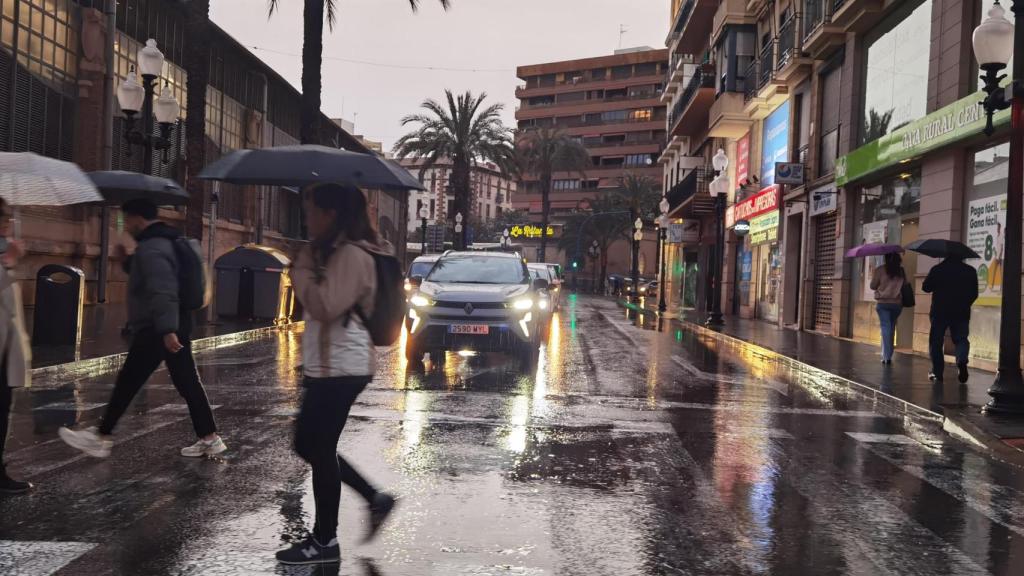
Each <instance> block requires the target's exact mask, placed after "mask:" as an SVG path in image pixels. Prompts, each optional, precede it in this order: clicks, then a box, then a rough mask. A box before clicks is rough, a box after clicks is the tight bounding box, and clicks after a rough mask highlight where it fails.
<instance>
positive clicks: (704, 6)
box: [668, 0, 718, 54]
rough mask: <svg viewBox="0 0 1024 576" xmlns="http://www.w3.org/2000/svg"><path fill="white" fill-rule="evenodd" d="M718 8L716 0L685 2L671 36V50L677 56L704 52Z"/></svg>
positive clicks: (677, 15) (669, 42)
mask: <svg viewBox="0 0 1024 576" xmlns="http://www.w3.org/2000/svg"><path fill="white" fill-rule="evenodd" d="M717 8H718V2H717V1H716V0H685V2H683V5H682V6H681V7H680V8H679V12H678V13H677V14H676V20H675V24H674V25H673V27H672V33H671V34H670V35H669V41H668V46H669V50H670V51H671V52H673V53H676V54H700V53H702V52H704V50H705V49H706V48H707V46H708V40H709V38H710V37H711V35H710V34H709V31H710V30H711V24H712V22H713V21H714V18H715V11H716V10H717Z"/></svg>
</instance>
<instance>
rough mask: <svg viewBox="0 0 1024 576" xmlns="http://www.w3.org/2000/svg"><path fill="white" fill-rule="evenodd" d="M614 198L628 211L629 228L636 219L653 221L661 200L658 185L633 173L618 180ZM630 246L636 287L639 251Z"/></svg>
mask: <svg viewBox="0 0 1024 576" xmlns="http://www.w3.org/2000/svg"><path fill="white" fill-rule="evenodd" d="M615 197H616V198H617V199H618V201H619V202H620V203H621V205H622V206H623V207H624V208H627V209H628V210H629V222H630V227H631V228H632V226H633V222H634V221H635V220H636V219H637V218H640V219H641V220H647V221H651V220H654V217H655V214H656V211H657V209H658V202H659V201H660V200H661V194H660V193H659V192H658V185H657V183H656V182H655V181H654V180H652V179H651V178H648V177H647V176H638V175H636V174H633V173H627V174H626V175H624V176H622V177H621V178H619V188H618V189H617V190H616V191H615ZM630 245H631V246H633V250H632V252H633V260H632V268H631V271H632V274H633V286H637V282H638V281H639V276H640V250H638V249H637V244H636V243H631V244H630Z"/></svg>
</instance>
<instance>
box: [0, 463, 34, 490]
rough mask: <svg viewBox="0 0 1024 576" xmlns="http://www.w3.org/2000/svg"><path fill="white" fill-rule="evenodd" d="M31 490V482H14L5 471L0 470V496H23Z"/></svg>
mask: <svg viewBox="0 0 1024 576" xmlns="http://www.w3.org/2000/svg"><path fill="white" fill-rule="evenodd" d="M31 489H32V483H31V482H22V481H20V480H15V479H13V478H11V477H10V476H8V475H7V471H6V470H4V469H3V468H0V494H24V493H25V492H28V491H29V490H31Z"/></svg>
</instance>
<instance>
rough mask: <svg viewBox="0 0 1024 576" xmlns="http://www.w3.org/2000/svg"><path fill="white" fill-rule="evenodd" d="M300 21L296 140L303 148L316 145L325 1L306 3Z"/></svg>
mask: <svg viewBox="0 0 1024 576" xmlns="http://www.w3.org/2000/svg"><path fill="white" fill-rule="evenodd" d="M302 20H303V25H302V107H301V110H300V120H301V122H302V125H301V126H300V128H299V139H300V141H301V142H302V143H303V144H319V143H320V138H319V129H318V128H319V125H320V91H321V89H322V78H321V67H322V66H323V56H324V55H323V52H324V0H305V9H304V10H303V12H302Z"/></svg>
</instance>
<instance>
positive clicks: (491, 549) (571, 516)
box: [0, 297, 1024, 576]
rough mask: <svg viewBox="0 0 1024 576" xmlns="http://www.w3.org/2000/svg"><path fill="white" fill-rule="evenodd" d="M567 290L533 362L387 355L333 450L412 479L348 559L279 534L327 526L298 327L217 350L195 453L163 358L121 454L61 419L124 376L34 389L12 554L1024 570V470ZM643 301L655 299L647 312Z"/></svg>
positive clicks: (132, 562) (351, 563)
mask: <svg viewBox="0 0 1024 576" xmlns="http://www.w3.org/2000/svg"><path fill="white" fill-rule="evenodd" d="M637 316H638V312H637V311H630V310H627V311H623V310H622V309H621V308H618V307H617V306H616V305H615V304H614V303H613V302H608V301H604V300H596V299H582V298H581V299H579V300H577V299H576V298H572V297H570V298H569V299H567V301H566V303H565V306H564V307H563V309H562V311H561V312H560V313H559V315H557V316H556V318H555V321H554V324H553V325H552V329H551V333H550V336H549V339H548V341H547V342H546V343H545V344H544V346H543V349H542V350H541V356H540V361H539V362H538V366H537V368H536V371H531V372H530V373H522V372H521V371H519V370H518V369H517V366H518V363H517V362H515V361H514V360H512V359H509V358H505V357H503V356H501V355H489V354H488V355H472V356H469V355H466V356H463V355H458V354H448V355H447V356H446V357H445V358H444V359H435V358H431V359H430V360H429V361H428V362H426V363H425V365H424V367H423V368H422V369H419V370H413V369H410V367H409V366H408V365H407V363H406V361H405V357H404V353H402V351H401V350H387V351H382V353H381V358H380V363H379V373H378V374H377V379H376V380H375V382H374V384H373V385H372V386H371V388H369V389H368V390H367V391H366V392H365V393H364V394H363V395H362V396H361V397H360V399H359V402H358V403H357V405H356V406H355V408H354V409H353V412H352V414H353V417H352V419H351V421H350V423H349V426H348V427H347V428H346V430H345V433H344V434H343V436H342V440H341V443H340V445H339V450H340V451H341V452H342V453H344V454H345V455H346V457H347V458H349V459H350V460H351V461H352V462H354V463H355V464H356V465H357V466H359V467H360V468H361V470H362V471H363V472H364V473H366V474H367V476H369V477H371V478H373V479H374V480H375V482H376V483H378V484H379V485H380V486H381V487H386V488H387V489H389V490H391V491H393V492H395V493H396V494H398V495H400V497H401V500H400V506H399V508H398V511H397V512H396V514H395V516H394V519H393V521H392V523H391V524H389V525H388V526H387V527H386V528H385V530H384V531H383V532H382V533H381V536H380V537H379V538H378V540H377V541H375V542H374V543H372V544H368V545H362V544H358V540H359V537H360V536H361V534H362V532H363V530H364V529H365V517H364V510H363V509H362V507H361V505H360V504H359V503H358V500H357V499H356V498H354V497H353V496H354V495H353V494H351V493H349V492H345V493H344V495H343V501H342V517H341V538H340V539H341V543H342V550H343V557H344V559H345V560H344V562H343V564H342V566H341V568H340V569H338V568H334V569H332V570H325V569H322V568H321V569H313V568H309V567H298V568H284V567H281V566H278V565H276V563H275V562H274V560H273V552H274V551H275V550H277V549H278V548H280V547H282V546H283V545H284V544H285V543H287V542H291V541H293V540H295V539H298V538H301V537H302V536H304V534H305V530H307V529H308V527H309V526H310V524H311V517H312V510H313V503H312V496H311V491H310V478H309V472H308V469H307V468H306V467H305V466H304V465H303V463H302V462H301V461H300V460H299V459H298V458H297V457H296V456H295V455H294V454H293V453H292V450H291V426H292V419H293V416H294V413H295V408H296V406H297V404H298V398H299V393H300V389H299V380H300V374H299V373H298V372H297V371H296V370H295V366H296V364H297V362H298V357H299V354H298V345H299V340H298V339H299V336H298V335H297V334H294V333H282V334H280V335H278V336H275V337H271V338H267V339H264V340H261V341H258V342H255V343H251V344H246V345H244V346H243V347H235V348H231V349H227V350H222V351H219V352H218V351H211V352H208V353H204V354H202V355H200V357H199V358H198V363H199V364H200V370H201V371H202V374H203V378H204V380H205V382H206V383H207V385H208V391H209V395H210V397H211V401H212V402H213V403H214V404H215V405H217V408H216V412H215V413H216V415H217V418H218V421H219V424H220V426H221V428H222V430H223V431H224V434H225V437H226V439H227V442H228V444H229V447H230V450H229V451H228V452H227V453H225V454H224V455H223V456H222V457H218V458H216V459H210V460H202V461H192V460H182V459H181V458H179V457H178V456H177V455H176V454H177V450H178V449H179V448H180V447H181V446H184V445H186V444H188V443H190V442H191V438H190V434H191V426H190V424H189V421H188V416H187V413H186V412H185V411H183V409H182V401H181V399H180V398H179V397H178V396H177V394H176V392H175V391H174V389H173V387H172V386H171V385H170V382H169V381H168V379H167V376H166V373H160V374H158V376H157V377H156V378H155V379H154V381H153V382H152V383H151V385H150V386H148V387H147V388H145V389H144V391H143V393H142V394H140V396H139V397H138V399H137V400H136V402H135V404H133V406H132V409H131V413H130V415H129V416H128V417H127V418H126V419H125V420H124V424H123V427H122V428H121V429H120V430H119V434H118V436H117V444H116V445H115V448H114V453H113V456H112V457H111V458H110V459H109V460H106V461H100V460H93V459H87V458H84V457H82V456H80V455H78V454H77V453H75V452H73V451H71V450H70V449H69V448H67V447H66V446H64V445H63V444H62V443H61V442H59V441H55V438H56V436H55V432H56V428H57V427H58V426H60V425H65V424H71V423H83V424H89V423H92V422H95V421H96V420H97V419H98V418H99V416H100V413H101V412H102V410H101V409H100V408H101V407H102V406H103V404H104V403H105V402H106V400H107V394H109V390H110V387H111V380H112V378H111V375H109V374H107V375H98V376H95V377H91V378H86V379H82V380H79V381H75V382H66V383H55V385H54V386H52V387H50V388H51V389H46V390H39V391H19V392H18V393H17V395H16V406H15V414H14V420H13V427H12V429H13V436H12V439H11V442H10V443H9V448H8V458H7V462H8V466H9V468H10V469H11V470H12V471H14V472H17V473H19V474H22V475H24V476H27V477H30V479H31V480H33V481H34V482H36V483H37V484H38V486H39V488H38V490H37V491H36V492H35V493H34V494H32V495H31V496H28V497H20V498H13V497H8V498H3V499H0V574H19V575H20V574H26V575H32V576H36V575H42V574H58V575H76V576H78V575H90V574H130V575H143V574H145V575H149V574H173V575H243V574H244V575H263V574H296V575H297V574H302V575H307V574H308V575H313V574H343V575H344V574H351V575H381V576H383V575H435V574H436V575H445V576H448V575H458V574H477V575H489V574H494V575H498V574H501V575H507V574H524V575H555V574H565V575H577V574H579V575H587V576H590V575H605V574H608V575H615V576H626V575H638V576H639V575H650V574H707V575H727V574H794V575H796V574H800V575H803V574H858V575H875V574H893V575H904V574H907V575H910V574H921V575H929V576H930V575H935V574H997V575H1010V574H1021V573H1024V560H1022V558H1024V494H1022V490H1024V475H1022V474H1021V472H1020V470H1019V469H1017V468H1014V467H1012V466H1010V465H1008V464H1005V463H1001V462H998V461H995V460H992V459H990V458H988V457H986V456H984V455H981V454H978V453H975V452H972V451H971V450H969V449H968V448H966V447H965V446H963V445H960V444H958V443H957V442H955V441H952V440H949V439H948V438H946V437H943V436H940V435H936V434H933V431H932V429H931V428H929V427H928V426H922V425H916V424H915V423H914V422H910V421H908V420H905V419H901V418H895V417H892V416H889V415H887V414H886V413H885V412H879V411H878V410H877V408H878V407H877V406H874V405H871V404H870V403H868V402H865V401H864V400H861V399H860V398H859V397H857V396H854V395H852V394H849V393H848V392H846V391H845V390H844V389H842V388H839V387H836V386H833V385H831V384H829V383H827V382H822V381H820V379H818V378H817V377H816V376H814V375H809V374H805V373H799V372H795V371H793V370H792V369H789V368H785V367H782V366H780V365H778V364H777V363H775V362H772V361H771V360H770V359H768V358H764V357H761V356H758V355H755V354H751V353H750V352H747V351H745V350H744V349H742V348H733V347H730V346H727V345H725V344H723V343H721V342H719V341H717V340H711V339H705V338H701V337H699V336H697V335H695V334H693V333H691V332H689V331H685V330H679V329H678V327H677V326H673V325H669V324H665V323H662V326H660V329H658V328H659V327H658V326H657V321H656V319H655V321H654V322H652V321H651V319H650V318H644V319H643V323H644V324H646V325H649V326H650V327H651V328H654V329H639V328H637V327H636V323H637V322H638V321H640V319H639V318H638V317H637ZM648 316H649V315H648Z"/></svg>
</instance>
